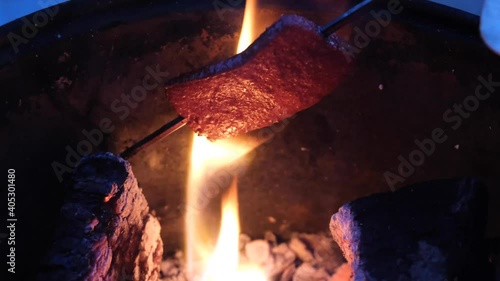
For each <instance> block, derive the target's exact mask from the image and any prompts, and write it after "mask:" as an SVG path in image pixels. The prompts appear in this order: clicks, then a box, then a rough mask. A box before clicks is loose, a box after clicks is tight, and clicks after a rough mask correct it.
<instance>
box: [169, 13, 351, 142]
mask: <svg viewBox="0 0 500 281" xmlns="http://www.w3.org/2000/svg"><path fill="white" fill-rule="evenodd" d="M347 47H348V46H347V43H345V42H344V41H343V40H342V39H340V38H339V37H337V36H336V35H332V36H330V37H329V38H328V39H325V38H324V37H322V36H321V35H320V34H319V32H318V26H317V25H316V24H314V23H313V22H311V21H309V20H307V19H305V18H303V17H300V16H296V15H285V16H282V17H281V18H280V20H279V21H277V22H276V23H274V24H273V25H272V26H271V27H269V28H268V29H267V30H266V31H265V32H264V33H263V34H262V35H261V36H260V37H259V38H258V39H257V40H256V41H255V42H254V43H253V44H252V45H250V46H249V47H248V48H247V49H246V50H245V51H244V52H242V53H240V54H238V55H235V56H234V57H231V58H229V59H227V60H224V61H222V62H220V63H217V64H214V65H210V66H207V67H205V68H203V69H201V70H199V71H197V72H195V73H191V74H187V75H184V76H181V77H179V78H176V79H174V80H172V81H170V82H168V83H167V86H166V92H167V98H168V100H169V102H170V103H171V104H172V105H173V106H174V108H175V110H176V111H177V113H179V114H180V115H181V116H183V117H185V118H187V120H188V126H189V127H191V129H192V130H194V131H195V132H196V133H198V134H199V135H202V136H206V137H207V138H208V139H210V140H216V139H221V138H228V137H232V136H235V135H238V134H242V133H245V132H248V131H252V130H256V129H260V128H263V127H267V126H270V125H272V124H273V123H276V122H279V121H280V120H283V119H285V118H287V117H290V116H292V115H293V114H295V113H297V112H299V111H301V110H304V109H306V108H308V107H310V106H312V105H314V104H315V103H317V102H318V101H319V100H321V98H323V97H324V96H325V95H327V94H329V93H331V92H332V91H333V90H334V89H335V88H336V87H337V86H338V85H339V83H340V82H341V81H342V78H343V76H344V75H345V74H346V73H347V72H348V67H349V64H348V62H347V60H346V59H345V57H344V55H343V53H342V50H343V49H346V48H347Z"/></svg>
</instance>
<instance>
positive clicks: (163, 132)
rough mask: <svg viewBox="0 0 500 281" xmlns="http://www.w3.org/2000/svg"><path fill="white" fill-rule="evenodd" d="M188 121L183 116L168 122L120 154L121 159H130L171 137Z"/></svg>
mask: <svg viewBox="0 0 500 281" xmlns="http://www.w3.org/2000/svg"><path fill="white" fill-rule="evenodd" d="M186 123H187V120H186V119H184V117H182V116H180V115H179V116H177V117H175V119H174V120H172V121H170V122H168V123H167V124H165V125H163V126H162V127H160V128H159V129H158V130H156V131H154V132H153V133H151V134H150V135H148V136H146V137H145V138H143V139H142V140H140V141H139V142H136V143H135V144H134V145H132V146H131V147H129V148H127V149H126V150H125V151H124V152H122V153H121V154H120V157H121V158H123V159H129V158H130V157H132V156H134V155H135V154H136V153H137V152H139V151H141V150H143V149H145V148H146V147H148V146H150V145H152V144H153V143H155V142H157V141H159V140H161V139H163V138H165V137H167V136H169V135H170V134H172V133H173V132H175V131H177V130H179V129H180V128H182V127H183V126H184V125H186Z"/></svg>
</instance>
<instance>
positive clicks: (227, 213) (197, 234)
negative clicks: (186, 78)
mask: <svg viewBox="0 0 500 281" xmlns="http://www.w3.org/2000/svg"><path fill="white" fill-rule="evenodd" d="M256 7H257V1H256V0H247V2H246V6H245V15H244V17H243V27H242V30H241V34H240V40H239V42H238V49H237V53H240V52H242V51H244V50H245V49H246V48H247V47H248V46H249V45H250V44H251V43H252V42H253V40H254V39H255V34H254V31H253V24H254V19H255V11H256ZM257 145H258V143H253V144H247V145H241V144H238V143H236V142H235V141H234V140H229V141H218V142H216V143H211V142H209V141H208V140H207V139H206V138H203V137H198V136H196V135H195V136H194V139H193V147H192V151H191V167H190V172H189V173H190V174H189V179H188V192H187V193H188V195H187V204H188V206H191V207H193V206H197V205H199V200H200V198H201V197H202V196H203V195H202V190H203V189H204V187H205V184H206V182H207V180H208V179H207V177H208V174H207V169H209V168H212V169H213V168H214V167H215V168H216V169H217V168H221V167H223V166H224V165H227V164H230V163H231V162H233V161H234V160H236V159H238V158H240V157H241V156H243V155H245V154H246V153H247V152H249V151H250V150H251V149H253V148H255V147H256V146H257ZM198 207H202V206H198ZM203 221H204V220H203V219H202V218H201V214H200V212H199V210H196V209H192V208H188V210H187V214H186V240H187V241H186V243H187V245H186V256H187V272H188V278H190V279H196V276H197V274H196V273H197V272H198V271H199V270H203V274H202V277H201V280H202V281H234V280H238V281H266V280H267V278H266V276H265V274H264V272H263V271H262V270H260V269H259V268H258V267H257V266H253V265H242V264H240V263H239V245H238V244H239V234H240V224H239V214H238V190H237V181H236V179H233V182H232V183H231V186H230V188H229V190H228V191H227V193H226V194H225V196H224V197H223V198H222V218H221V227H220V232H219V236H218V239H217V243H216V245H215V249H214V250H213V251H212V252H211V253H209V250H208V249H209V248H210V247H209V246H208V245H206V241H207V239H205V238H206V237H203V236H202V235H201V233H202V230H203ZM199 259H201V267H202V268H199V267H197V266H195V264H198V265H200V264H199V263H198V262H199Z"/></svg>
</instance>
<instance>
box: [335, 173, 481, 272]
mask: <svg viewBox="0 0 500 281" xmlns="http://www.w3.org/2000/svg"><path fill="white" fill-rule="evenodd" d="M486 216H487V194H486V188H485V187H484V186H483V185H482V184H481V183H480V182H479V181H477V180H476V179H472V178H465V179H457V180H439V181H432V182H427V183H421V184H416V185H412V186H409V187H406V188H403V189H400V190H398V191H396V192H394V193H383V194H376V195H372V196H368V197H365V198H361V199H358V200H355V201H353V202H350V203H347V204H345V205H344V206H342V207H341V208H340V209H339V211H338V212H337V213H336V214H334V215H333V216H332V219H331V222H330V230H331V233H332V235H333V238H334V240H335V241H336V242H337V243H338V244H339V245H340V247H341V249H342V251H343V252H344V256H345V257H346V259H347V261H348V262H349V265H350V266H351V267H352V270H353V274H354V279H353V280H354V281H361V280H370V281H372V280H373V281H379V280H380V281H381V280H387V281H393V280H394V281H396V280H397V281H405V280H408V281H409V280H412V281H417V280H421V281H429V280H436V281H444V280H450V281H451V280H491V279H487V277H485V276H484V275H483V274H484V265H485V264H486V258H485V256H484V255H483V252H482V251H483V250H484V249H483V242H484V231H485V227H486Z"/></svg>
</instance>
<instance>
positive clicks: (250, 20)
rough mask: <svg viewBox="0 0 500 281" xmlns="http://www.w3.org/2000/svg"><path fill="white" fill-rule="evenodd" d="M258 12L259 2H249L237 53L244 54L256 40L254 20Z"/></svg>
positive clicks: (251, 0) (250, 0) (252, 0)
mask: <svg viewBox="0 0 500 281" xmlns="http://www.w3.org/2000/svg"><path fill="white" fill-rule="evenodd" d="M256 10H257V0H247V3H246V5H245V14H244V15H243V26H242V27H241V33H240V39H239V41H238V48H237V49H236V53H237V54H239V53H241V52H243V51H244V50H245V49H246V48H248V46H250V44H252V42H253V41H254V40H255V37H256V36H255V31H254V19H255V15H256V13H255V12H256Z"/></svg>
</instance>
